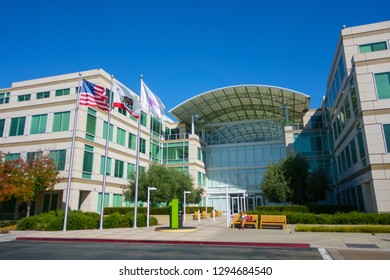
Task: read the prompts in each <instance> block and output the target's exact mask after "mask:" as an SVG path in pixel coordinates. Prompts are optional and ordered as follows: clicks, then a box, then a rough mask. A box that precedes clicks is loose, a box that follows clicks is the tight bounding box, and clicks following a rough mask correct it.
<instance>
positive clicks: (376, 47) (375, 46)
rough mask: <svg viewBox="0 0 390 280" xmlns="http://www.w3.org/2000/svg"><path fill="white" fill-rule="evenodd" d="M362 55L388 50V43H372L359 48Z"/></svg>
mask: <svg viewBox="0 0 390 280" xmlns="http://www.w3.org/2000/svg"><path fill="white" fill-rule="evenodd" d="M359 50H360V53H368V52H376V51H383V50H387V44H386V42H378V43H371V44H366V45H360V46H359Z"/></svg>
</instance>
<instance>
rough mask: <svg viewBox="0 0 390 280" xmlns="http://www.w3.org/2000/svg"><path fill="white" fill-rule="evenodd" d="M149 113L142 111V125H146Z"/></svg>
mask: <svg viewBox="0 0 390 280" xmlns="http://www.w3.org/2000/svg"><path fill="white" fill-rule="evenodd" d="M146 123H147V115H146V113H145V112H144V111H141V125H142V126H145V127H146Z"/></svg>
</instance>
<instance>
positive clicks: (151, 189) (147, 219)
mask: <svg viewBox="0 0 390 280" xmlns="http://www.w3.org/2000/svg"><path fill="white" fill-rule="evenodd" d="M155 190H157V189H156V188H155V187H148V205H147V206H148V207H147V213H146V227H149V208H150V207H149V205H150V191H155Z"/></svg>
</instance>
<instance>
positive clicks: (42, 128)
mask: <svg viewBox="0 0 390 280" xmlns="http://www.w3.org/2000/svg"><path fill="white" fill-rule="evenodd" d="M46 124H47V114H43V115H35V116H32V118H31V127H30V134H42V133H45V132H46Z"/></svg>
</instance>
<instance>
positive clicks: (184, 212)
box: [183, 191, 191, 221]
mask: <svg viewBox="0 0 390 280" xmlns="http://www.w3.org/2000/svg"><path fill="white" fill-rule="evenodd" d="M189 193H191V192H189V191H185V192H184V203H183V208H184V209H183V217H184V219H183V220H184V221H185V220H186V194H189Z"/></svg>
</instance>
